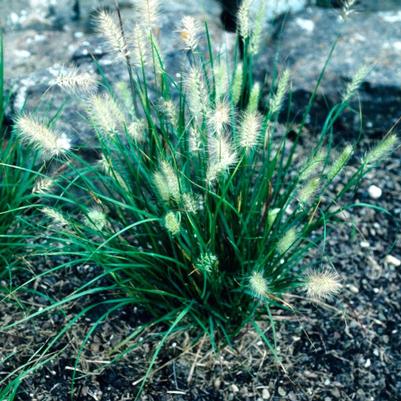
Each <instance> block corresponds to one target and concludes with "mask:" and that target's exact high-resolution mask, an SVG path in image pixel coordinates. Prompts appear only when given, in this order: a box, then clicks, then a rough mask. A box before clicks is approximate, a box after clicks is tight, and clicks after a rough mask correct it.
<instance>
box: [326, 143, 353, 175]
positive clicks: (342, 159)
mask: <svg viewBox="0 0 401 401" xmlns="http://www.w3.org/2000/svg"><path fill="white" fill-rule="evenodd" d="M353 152H354V148H353V147H352V145H347V146H346V147H345V148H344V150H343V151H342V152H341V154H340V155H339V156H338V158H337V159H336V160H335V161H334V163H333V165H332V166H331V168H330V170H329V172H328V173H327V180H328V181H332V180H333V179H334V178H335V177H336V176H337V175H338V174H340V173H341V171H342V169H343V168H344V166H345V165H346V164H347V163H348V160H349V159H350V158H351V156H352V153H353Z"/></svg>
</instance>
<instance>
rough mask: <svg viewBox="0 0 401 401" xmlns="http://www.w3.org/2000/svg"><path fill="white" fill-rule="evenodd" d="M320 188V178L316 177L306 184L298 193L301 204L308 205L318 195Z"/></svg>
mask: <svg viewBox="0 0 401 401" xmlns="http://www.w3.org/2000/svg"><path fill="white" fill-rule="evenodd" d="M319 186H320V178H319V177H315V178H312V179H310V180H309V181H308V182H307V183H306V184H304V185H303V186H302V187H301V189H300V190H299V193H298V200H299V202H300V203H301V204H306V203H308V202H309V201H310V200H311V199H312V198H313V197H314V196H315V194H316V192H317V191H318V189H319Z"/></svg>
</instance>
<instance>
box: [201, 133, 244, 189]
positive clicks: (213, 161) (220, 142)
mask: <svg viewBox="0 0 401 401" xmlns="http://www.w3.org/2000/svg"><path fill="white" fill-rule="evenodd" d="M208 145H209V164H208V170H207V174H206V181H207V182H209V183H211V182H212V181H214V180H215V179H216V178H217V177H218V176H219V175H220V174H222V173H224V172H226V171H227V170H228V169H229V168H230V167H231V166H232V165H233V164H234V163H235V162H236V161H237V153H236V152H235V151H234V150H233V149H232V146H231V144H230V142H229V141H228V139H227V138H226V137H224V136H223V135H221V136H219V137H218V138H215V137H211V138H209V143H208Z"/></svg>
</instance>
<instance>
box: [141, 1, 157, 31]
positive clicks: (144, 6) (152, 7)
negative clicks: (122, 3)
mask: <svg viewBox="0 0 401 401" xmlns="http://www.w3.org/2000/svg"><path fill="white" fill-rule="evenodd" d="M135 6H136V10H137V13H138V21H139V22H140V23H141V24H142V25H143V26H144V28H145V29H146V30H151V29H153V28H155V27H156V26H157V24H158V20H159V9H160V2H159V0H136V2H135Z"/></svg>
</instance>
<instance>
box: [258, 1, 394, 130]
mask: <svg viewBox="0 0 401 401" xmlns="http://www.w3.org/2000/svg"><path fill="white" fill-rule="evenodd" d="M277 30H280V31H281V26H280V27H277ZM337 38H338V43H337V47H336V49H335V51H334V53H333V56H332V58H331V60H330V62H329V65H328V68H327V71H326V74H325V76H324V79H323V81H322V84H321V86H320V88H319V90H318V96H317V98H316V103H315V107H314V108H313V110H312V113H311V116H310V122H311V124H312V125H313V126H316V127H320V126H321V125H322V123H323V121H324V118H325V117H326V115H327V111H328V106H329V107H330V106H332V105H334V104H336V103H337V102H339V101H340V100H341V96H342V93H344V91H345V88H346V86H347V84H348V83H349V82H350V81H351V80H352V78H353V76H354V74H355V73H356V71H357V70H358V68H359V67H360V66H363V65H372V66H373V71H372V72H371V73H370V74H369V75H368V76H367V78H366V79H365V80H364V82H363V84H362V86H361V88H360V90H359V98H358V97H354V99H353V101H352V102H351V108H353V109H354V110H355V111H351V109H349V110H347V111H346V112H345V113H344V114H343V116H342V117H341V118H340V120H339V121H338V123H337V124H336V128H337V129H338V130H342V131H344V132H350V131H351V132H357V131H359V126H360V120H359V117H358V110H359V102H360V104H361V106H362V112H363V116H364V118H363V122H362V127H363V130H364V131H365V132H366V133H368V134H376V133H378V134H380V135H382V134H383V132H386V131H387V130H388V129H389V128H391V127H392V126H393V124H394V123H395V122H396V121H397V119H398V118H399V117H400V110H401V57H400V56H401V14H400V13H398V12H380V13H355V14H352V15H351V16H350V17H349V18H348V19H347V20H345V21H344V20H343V19H342V18H341V17H340V14H339V12H338V10H329V9H324V8H317V7H311V8H308V9H306V10H305V11H304V12H302V13H299V14H297V15H294V16H292V17H290V18H289V19H288V21H287V22H286V24H285V25H284V27H283V29H282V33H281V34H279V35H278V38H277V39H275V41H274V42H273V44H272V43H271V42H265V43H266V47H265V50H262V53H263V56H264V57H262V60H261V62H260V72H261V73H260V76H261V77H262V76H263V75H264V74H265V73H266V72H267V73H268V72H269V71H266V67H265V66H266V65H267V66H269V69H270V71H272V70H273V68H272V65H274V63H275V62H276V61H275V58H276V55H277V53H278V54H279V56H278V59H279V69H283V68H284V67H285V66H286V67H289V68H290V70H291V73H292V89H293V98H292V101H293V103H292V115H293V116H297V117H300V116H301V115H302V110H304V109H305V106H306V104H307V102H308V100H309V98H310V95H311V93H312V91H313V90H314V88H315V85H316V82H317V80H318V77H319V74H320V72H321V71H322V69H323V66H324V64H325V61H326V59H327V57H328V54H329V51H330V48H331V46H332V45H333V43H334V42H335V41H336V39H337ZM269 40H270V41H271V39H269Z"/></svg>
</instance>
